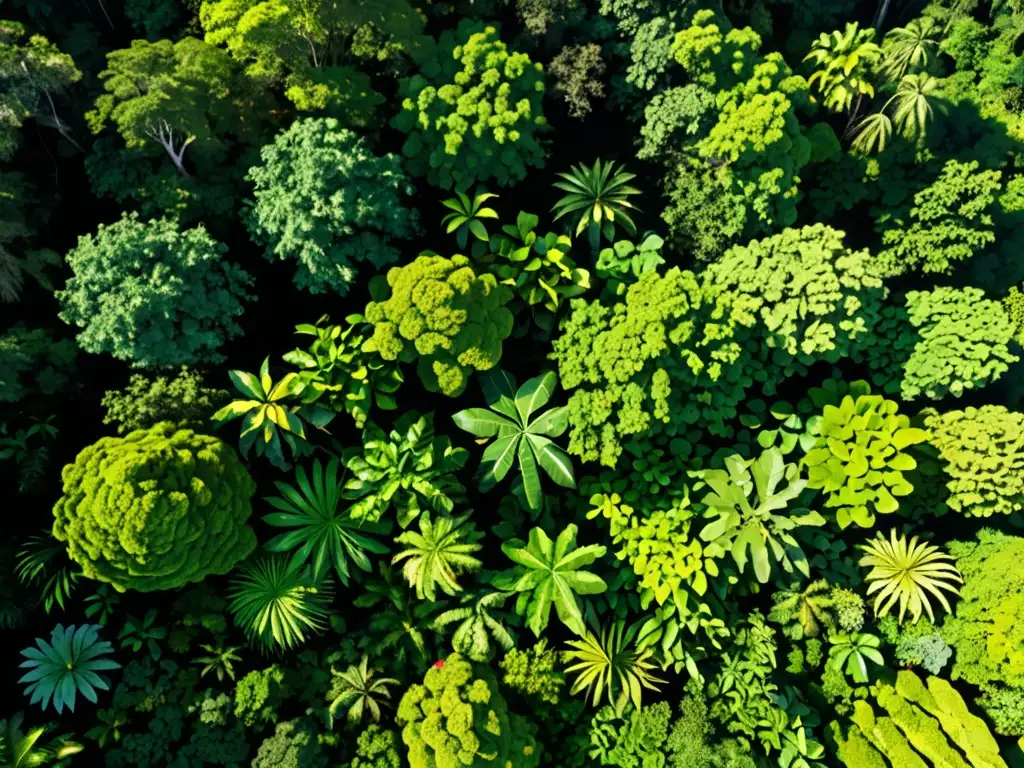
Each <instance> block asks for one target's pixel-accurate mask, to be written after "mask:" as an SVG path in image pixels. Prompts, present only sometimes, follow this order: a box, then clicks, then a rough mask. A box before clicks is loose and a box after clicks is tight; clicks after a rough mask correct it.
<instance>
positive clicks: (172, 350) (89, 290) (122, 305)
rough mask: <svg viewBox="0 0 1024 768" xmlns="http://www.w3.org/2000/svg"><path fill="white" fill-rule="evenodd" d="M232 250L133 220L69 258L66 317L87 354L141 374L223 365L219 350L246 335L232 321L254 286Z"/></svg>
mask: <svg viewBox="0 0 1024 768" xmlns="http://www.w3.org/2000/svg"><path fill="white" fill-rule="evenodd" d="M226 250H227V249H226V248H225V246H223V245H221V244H220V243H218V242H217V241H216V240H214V239H213V238H212V237H210V235H209V234H208V233H207V232H206V230H205V229H204V228H203V227H201V226H199V227H196V228H194V229H186V230H181V229H180V228H179V226H178V224H177V223H176V222H175V221H174V220H172V219H154V220H153V221H149V222H145V223H143V222H142V221H140V220H139V217H138V215H137V214H125V215H124V216H122V217H121V219H120V220H119V221H117V222H115V223H113V224H109V225H102V224H101V225H100V227H99V230H97V232H96V235H95V236H93V235H82V236H81V237H79V238H78V245H77V246H76V247H74V248H72V249H71V250H70V251H69V252H68V254H67V257H66V258H67V262H68V264H69V265H70V266H71V269H72V271H73V272H74V276H73V277H72V278H70V279H69V280H68V282H67V287H66V288H65V289H64V290H63V291H57V292H56V294H55V295H56V297H57V299H58V301H60V304H61V309H62V311H61V313H60V318H61V319H62V320H63V321H64V322H66V323H69V324H71V325H77V326H78V327H79V328H82V331H81V332H80V333H79V334H78V336H77V339H78V343H79V345H80V346H81V347H82V349H84V350H86V351H87V352H93V353H96V354H99V353H101V352H109V353H110V354H112V355H113V356H114V357H116V358H117V359H118V360H125V361H128V362H130V363H131V364H132V365H133V366H134V367H136V368H145V367H151V366H163V365H189V364H196V363H203V362H210V363H216V362H220V361H221V360H223V359H224V358H223V355H221V354H220V353H218V352H217V349H218V347H220V346H221V345H223V344H224V342H225V341H227V340H228V339H230V338H232V337H234V336H238V335H239V334H240V333H241V332H242V329H241V328H240V327H239V326H238V324H237V323H236V322H235V321H234V320H233V319H232V318H234V317H237V316H238V315H240V314H242V303H241V302H242V300H243V299H246V298H250V297H249V296H248V295H247V294H246V293H245V286H247V285H248V284H250V283H251V281H252V279H251V278H250V277H249V275H248V273H246V272H245V271H244V270H242V269H240V268H239V267H236V266H234V265H232V264H228V263H227V262H225V261H224V260H223V255H224V252H225V251H226Z"/></svg>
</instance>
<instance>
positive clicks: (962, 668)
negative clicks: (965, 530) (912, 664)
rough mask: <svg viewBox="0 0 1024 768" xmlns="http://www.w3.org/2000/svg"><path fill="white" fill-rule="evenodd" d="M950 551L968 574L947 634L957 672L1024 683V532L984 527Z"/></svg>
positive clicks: (980, 681)
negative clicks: (1012, 533)
mask: <svg viewBox="0 0 1024 768" xmlns="http://www.w3.org/2000/svg"><path fill="white" fill-rule="evenodd" d="M949 553H950V554H951V555H952V556H953V557H955V558H956V567H957V569H958V570H959V571H960V573H961V574H962V575H963V577H964V585H963V586H962V587H961V588H960V599H959V600H958V601H957V604H956V610H955V613H953V614H951V615H949V616H947V617H946V620H945V622H944V624H943V628H942V629H943V636H944V637H945V638H946V640H947V642H949V643H950V644H951V645H952V646H953V647H954V648H955V649H956V659H955V661H954V664H953V670H952V678H953V679H954V680H958V679H963V680H966V681H967V682H968V683H970V684H972V685H977V686H982V687H986V686H989V685H996V686H1004V685H1005V686H1010V687H1012V688H1017V689H1021V688H1024V622H1022V621H1021V620H1020V617H1021V616H1022V615H1024V569H1022V568H1021V567H1020V564H1021V562H1022V560H1024V538H1021V537H1020V536H1008V535H1006V534H1004V533H1000V532H999V531H995V530H992V529H988V528H985V529H982V530H981V531H979V532H978V536H977V539H976V540H971V541H954V542H950V544H949Z"/></svg>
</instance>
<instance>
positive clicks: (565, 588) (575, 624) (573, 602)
mask: <svg viewBox="0 0 1024 768" xmlns="http://www.w3.org/2000/svg"><path fill="white" fill-rule="evenodd" d="M501 551H502V552H504V553H505V555H506V556H508V558H509V559H510V560H511V561H512V562H514V563H515V564H516V565H517V566H518V567H517V568H516V572H517V573H519V574H521V575H520V578H519V580H518V581H516V582H515V584H514V586H513V589H514V590H515V591H516V592H519V593H520V595H519V599H518V600H517V601H516V612H517V613H518V614H519V615H520V616H526V626H527V627H529V628H530V629H531V630H532V631H533V634H534V635H536V636H537V637H540V635H541V633H542V632H543V631H544V630H545V629H546V628H547V626H548V621H549V619H550V617H551V606H552V605H554V606H555V611H556V612H557V613H558V618H559V619H560V620H561V622H562V623H563V624H565V625H566V626H567V627H569V629H571V630H572V631H573V632H575V633H576V634H577V635H583V634H584V633H585V632H586V628H585V627H584V625H583V612H582V610H581V609H580V606H579V602H578V600H577V599H576V595H597V594H600V593H602V592H604V591H605V589H606V588H607V585H606V584H605V582H604V580H603V579H602V578H601V577H599V576H597V575H596V574H593V573H590V572H589V571H585V570H583V568H584V567H585V566H588V565H590V564H591V563H593V562H594V561H595V560H597V559H598V558H599V557H603V556H604V554H605V552H606V549H605V547H603V546H601V545H598V544H590V545H588V546H585V547H579V548H577V547H576V526H575V525H569V526H568V527H567V528H566V529H565V530H564V531H562V532H561V533H560V534H559V535H558V538H557V539H556V540H555V541H554V542H552V541H551V539H550V538H548V535H547V534H546V533H545V532H544V531H543V529H541V528H533V529H532V530H531V531H530V541H529V543H524V542H523V541H521V540H520V539H512V540H511V541H506V542H505V543H504V544H502V545H501Z"/></svg>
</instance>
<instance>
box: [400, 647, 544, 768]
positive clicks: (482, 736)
mask: <svg viewBox="0 0 1024 768" xmlns="http://www.w3.org/2000/svg"><path fill="white" fill-rule="evenodd" d="M397 720H398V724H399V725H402V726H403V729H402V741H403V742H405V745H406V746H407V747H408V749H409V754H408V758H409V764H410V766H411V768H460V766H469V767H470V768H482V767H483V766H494V768H508V766H512V768H533V767H534V766H536V765H537V761H538V759H539V757H540V750H539V749H538V748H537V747H536V745H535V744H534V742H533V739H532V736H531V735H530V733H529V730H530V729H529V726H528V725H527V724H526V721H524V720H522V719H520V718H518V717H516V716H515V715H512V716H510V715H509V712H508V706H507V705H506V704H505V700H504V698H503V697H502V695H501V693H500V692H499V691H498V681H497V680H496V679H495V677H494V675H493V674H492V673H491V671H490V670H489V669H488V668H487V667H485V666H483V665H478V664H473V663H471V662H469V661H467V660H466V659H465V658H463V657H462V656H461V655H460V654H458V653H453V654H451V655H450V656H449V657H448V658H447V659H445V660H443V661H438V662H437V663H435V664H434V665H433V666H432V667H431V668H430V669H428V670H427V673H426V675H425V676H424V678H423V685H419V684H414V685H412V686H410V688H409V690H408V691H406V692H405V694H404V695H403V696H402V700H401V702H400V703H399V705H398V714H397Z"/></svg>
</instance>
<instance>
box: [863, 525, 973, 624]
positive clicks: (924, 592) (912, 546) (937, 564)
mask: <svg viewBox="0 0 1024 768" xmlns="http://www.w3.org/2000/svg"><path fill="white" fill-rule="evenodd" d="M861 549H862V550H864V551H865V552H866V553H867V554H866V555H865V556H864V557H862V558H861V559H860V561H859V565H865V566H871V571H870V572H869V573H868V574H867V576H865V577H864V581H866V582H867V583H868V597H871V595H876V596H875V616H878V617H882V616H885V615H886V614H888V613H889V609H890V608H891V607H892V606H893V605H894V604H895V603H896V601H897V600H898V601H899V604H900V615H899V619H898V621H899V622H900V623H901V624H902V623H903V616H904V615H905V614H906V612H907V610H908V609H909V610H910V615H911V617H912V618H913V620H914V622H915V623H916V622H917V620H918V619H920V618H921V611H922V610H924V612H925V613H927V614H928V618H929V619H930V620H931V621H932V622H934V621H935V614H934V613H933V612H932V606H931V603H930V602H929V601H928V595H929V593H930V594H931V595H932V596H934V597H935V599H936V600H938V601H939V602H940V603H941V604H942V607H943V608H945V609H946V611H947V612H948V611H951V610H952V609H951V608H950V607H949V601H947V600H946V596H945V595H944V594H943V590H945V591H947V592H949V593H950V594H953V595H958V594H960V592H959V590H958V589H957V587H956V586H955V582H959V583H961V584H962V583H963V578H962V577H961V576H960V572H959V571H958V570H957V569H956V566H955V565H953V564H952V562H951V561H952V560H953V558H952V557H950V556H949V555H947V554H946V553H945V552H943V551H942V550H940V549H939V548H938V547H936V546H934V545H932V544H925V543H923V542H922V543H920V544H919V543H918V541H917V536H915V537H914V538H912V539H911V540H910V543H909V544H908V543H907V537H906V536H902V535H901V536H900V537H899V538H897V537H896V529H895V528H894V529H892V530H891V531H889V541H886V540H885V537H884V536H883V535H882V534H881V532H879V534H878V536H877V538H875V539H873V540H872V541H869V542H868V543H867V544H864V545H862V546H861Z"/></svg>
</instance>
